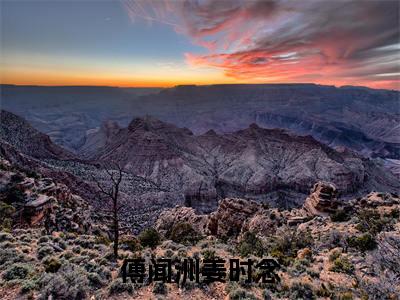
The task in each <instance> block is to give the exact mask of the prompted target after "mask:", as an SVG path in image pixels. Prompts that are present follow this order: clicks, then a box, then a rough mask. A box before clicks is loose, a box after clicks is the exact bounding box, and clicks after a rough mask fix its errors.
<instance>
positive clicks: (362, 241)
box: [347, 233, 376, 252]
mask: <svg viewBox="0 0 400 300" xmlns="http://www.w3.org/2000/svg"><path fill="white" fill-rule="evenodd" d="M347 243H348V244H349V246H350V247H353V248H357V249H358V250H360V251H362V252H365V251H368V250H373V249H375V247H376V241H375V238H374V237H373V235H372V234H370V233H364V234H363V235H361V236H358V237H355V236H352V237H349V238H348V239H347Z"/></svg>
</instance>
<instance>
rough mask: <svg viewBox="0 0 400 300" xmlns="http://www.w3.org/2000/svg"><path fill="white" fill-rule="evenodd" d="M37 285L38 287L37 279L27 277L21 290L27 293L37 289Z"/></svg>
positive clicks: (22, 292)
mask: <svg viewBox="0 0 400 300" xmlns="http://www.w3.org/2000/svg"><path fill="white" fill-rule="evenodd" d="M37 287H38V282H37V280H32V279H26V280H24V281H23V282H22V284H21V290H20V292H21V294H26V293H28V292H30V291H33V290H35V289H37Z"/></svg>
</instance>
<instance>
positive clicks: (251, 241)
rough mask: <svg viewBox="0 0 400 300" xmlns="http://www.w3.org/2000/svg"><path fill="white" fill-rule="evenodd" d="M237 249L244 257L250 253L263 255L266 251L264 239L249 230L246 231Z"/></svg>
mask: <svg viewBox="0 0 400 300" xmlns="http://www.w3.org/2000/svg"><path fill="white" fill-rule="evenodd" d="M237 249H238V251H239V253H240V256H242V257H247V256H249V255H250V254H254V255H256V256H258V257H261V256H263V254H264V252H265V250H264V246H263V243H262V241H261V240H260V239H259V238H258V237H257V235H256V234H255V233H253V232H249V231H247V232H245V233H244V235H243V237H242V239H241V240H240V242H239V244H238V246H237Z"/></svg>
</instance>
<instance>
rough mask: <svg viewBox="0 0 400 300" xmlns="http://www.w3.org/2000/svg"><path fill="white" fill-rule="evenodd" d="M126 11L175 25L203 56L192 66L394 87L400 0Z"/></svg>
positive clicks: (247, 2)
mask: <svg viewBox="0 0 400 300" xmlns="http://www.w3.org/2000/svg"><path fill="white" fill-rule="evenodd" d="M126 3H130V8H129V9H128V11H129V14H130V15H131V16H135V18H142V17H143V18H145V19H147V20H149V19H151V20H152V21H160V22H164V23H166V24H171V26H174V28H175V30H176V31H177V32H180V33H183V34H186V35H187V36H189V37H190V38H192V40H193V42H194V43H196V44H198V45H201V46H203V47H205V48H206V49H207V50H208V53H207V54H195V53H186V54H185V58H186V61H187V63H188V64H190V65H192V66H209V67H213V68H217V69H220V70H221V71H222V72H223V73H224V74H225V76H226V77H228V78H233V79H235V80H239V81H247V82H299V81H301V82H310V81H311V82H316V83H329V84H335V85H345V84H351V85H367V86H371V87H385V88H394V89H398V88H399V82H400V81H399V78H400V68H399V64H398V61H399V59H400V53H399V50H400V49H399V46H398V45H399V32H400V29H399V28H400V27H399V25H400V24H399V19H400V16H399V2H398V1H362V2H359V1H330V2H328V1H307V2H303V1H302V2H299V1H284V0H281V1H265V0H243V1H241V0H236V1H235V0H232V1H207V0H206V1H200V2H199V1H174V2H170V1H165V2H163V1H142V0H127V1H126Z"/></svg>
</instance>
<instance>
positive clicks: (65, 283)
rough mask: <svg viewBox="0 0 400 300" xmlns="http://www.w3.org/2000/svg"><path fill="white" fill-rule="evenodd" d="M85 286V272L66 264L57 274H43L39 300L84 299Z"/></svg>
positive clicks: (86, 281) (86, 284) (86, 283)
mask: <svg viewBox="0 0 400 300" xmlns="http://www.w3.org/2000/svg"><path fill="white" fill-rule="evenodd" d="M87 286H88V279H87V274H86V272H84V270H82V269H81V268H80V267H78V266H76V265H72V264H67V265H65V266H62V267H61V268H60V270H59V272H57V273H44V275H43V276H42V277H41V279H40V287H41V290H40V298H39V299H43V300H44V299H48V298H50V297H51V298H52V299H71V300H78V299H84V298H85V296H86V290H87Z"/></svg>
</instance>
